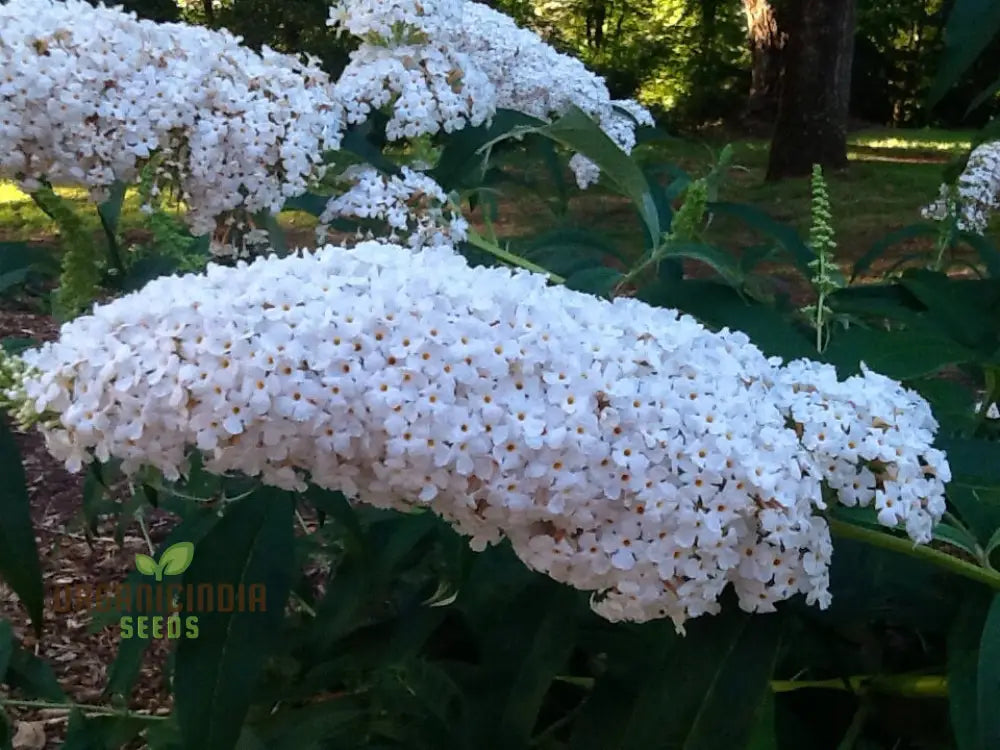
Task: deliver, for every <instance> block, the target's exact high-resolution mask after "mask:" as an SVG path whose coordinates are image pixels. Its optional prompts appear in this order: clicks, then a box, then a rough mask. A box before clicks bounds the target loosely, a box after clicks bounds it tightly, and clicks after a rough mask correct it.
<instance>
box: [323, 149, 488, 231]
mask: <svg viewBox="0 0 1000 750" xmlns="http://www.w3.org/2000/svg"><path fill="white" fill-rule="evenodd" d="M341 179H342V180H343V181H345V182H347V183H348V184H350V188H348V189H347V191H346V192H344V193H342V194H341V195H339V196H338V197H336V198H334V199H332V200H331V201H330V202H329V203H327V205H326V209H325V210H324V211H323V214H322V216H320V222H321V225H320V227H319V231H318V235H317V236H318V237H319V240H320V242H321V243H322V242H323V241H324V239H325V238H326V236H327V226H326V225H328V224H329V223H330V222H331V221H333V220H334V219H337V218H341V217H352V218H357V219H377V220H380V221H384V222H385V223H386V224H388V225H389V227H390V228H391V230H392V235H390V237H389V239H390V240H391V241H396V240H398V239H400V237H404V238H406V239H407V244H408V245H409V246H410V247H411V248H412V249H414V250H417V249H420V248H422V247H426V246H432V247H433V246H442V245H443V246H448V247H451V246H453V245H454V244H455V243H457V242H460V241H462V240H464V239H465V238H466V237H467V236H468V229H469V223H468V222H467V221H466V220H465V218H463V217H462V215H461V212H460V211H459V210H458V207H457V206H455V205H454V204H453V203H452V202H451V201H450V200H449V198H448V196H447V194H445V192H444V190H443V189H442V188H441V186H440V185H438V184H437V183H436V182H434V180H432V179H431V178H430V177H428V176H427V175H425V174H422V173H420V172H415V171H413V170H412V169H410V168H409V167H402V169H401V174H400V175H399V176H387V175H384V174H382V173H381V172H379V171H378V170H377V169H375V168H374V167H369V166H357V167H351V168H350V169H348V170H347V171H346V172H345V173H344V174H343V175H342V176H341Z"/></svg>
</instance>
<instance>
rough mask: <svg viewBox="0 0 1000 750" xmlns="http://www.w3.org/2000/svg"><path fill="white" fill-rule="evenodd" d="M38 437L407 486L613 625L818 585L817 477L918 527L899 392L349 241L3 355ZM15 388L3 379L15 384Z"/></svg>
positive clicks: (913, 466) (935, 500)
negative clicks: (36, 421) (19, 378)
mask: <svg viewBox="0 0 1000 750" xmlns="http://www.w3.org/2000/svg"><path fill="white" fill-rule="evenodd" d="M24 360H25V363H26V365H28V366H29V368H30V369H29V370H28V372H30V373H34V374H31V375H29V376H27V377H26V380H25V382H24V390H23V394H26V396H25V395H22V396H21V398H25V399H26V406H27V407H29V408H30V410H33V411H34V412H37V413H39V414H49V415H55V419H56V422H55V423H53V421H52V420H51V419H50V420H48V421H45V422H44V423H43V427H42V429H43V430H44V432H45V435H46V438H47V444H48V446H49V449H50V450H51V451H52V452H53V454H54V455H55V456H57V457H58V458H59V459H61V460H63V461H65V462H66V464H67V466H68V467H69V468H70V469H72V470H78V469H80V467H81V466H82V464H84V463H85V462H87V461H88V460H90V459H91V457H96V458H97V459H99V460H101V461H105V460H108V459H109V458H112V457H115V458H118V459H121V460H122V462H123V464H122V465H123V468H124V469H125V470H126V471H134V470H137V469H138V468H140V467H141V466H153V467H156V468H158V469H159V470H161V471H163V472H164V474H165V475H166V476H167V477H168V478H177V477H178V476H181V475H182V474H183V473H184V472H185V470H186V465H187V464H186V459H187V458H188V457H189V455H190V451H191V450H192V449H196V450H198V451H201V452H202V453H203V455H204V460H205V466H206V467H207V468H208V470H210V471H213V472H220V473H221V472H243V473H245V474H248V475H252V476H257V477H259V478H260V479H261V480H262V481H263V482H265V483H268V484H271V485H276V486H279V487H283V488H287V489H296V490H301V489H302V488H304V487H305V486H306V483H307V482H308V481H311V482H313V483H315V484H316V485H319V486H321V487H325V488H329V489H332V490H339V491H342V492H344V493H345V494H347V495H348V496H349V497H351V498H355V499H357V500H359V501H362V502H366V503H370V504H373V505H375V506H378V507H384V508H411V507H413V506H420V507H426V508H429V509H431V510H433V511H434V512H436V513H438V514H439V515H440V516H442V517H443V518H445V519H447V520H448V521H449V522H450V523H451V524H452V525H453V526H454V527H455V528H456V529H457V530H458V531H460V532H461V533H463V534H466V535H468V536H469V537H471V539H472V544H473V546H474V547H476V548H480V549H481V548H482V547H484V546H485V545H488V544H491V543H494V542H497V541H498V540H500V539H501V538H507V539H509V540H510V542H511V544H512V546H513V549H514V550H515V552H516V553H517V555H518V556H519V557H520V558H521V559H522V560H523V561H524V562H525V563H526V564H527V565H528V566H530V567H531V568H533V569H535V570H539V571H543V572H545V573H546V574H548V575H549V576H551V577H553V578H554V579H556V580H558V581H562V582H565V583H567V584H570V585H572V586H574V587H577V588H579V589H582V590H587V591H592V592H593V596H592V604H593V606H594V608H595V609H596V611H597V612H598V613H600V614H601V615H602V616H604V617H606V618H608V619H611V620H634V621H643V620H649V619H653V618H660V617H670V618H672V619H673V621H674V622H675V623H676V624H677V626H678V627H681V626H682V625H683V623H684V621H685V620H686V619H687V618H690V617H695V616H698V615H701V614H704V613H712V612H716V611H717V610H718V608H719V604H718V600H719V597H720V595H721V593H722V592H723V590H724V589H725V588H726V587H727V586H730V585H731V586H732V587H733V589H734V590H735V591H736V593H737V594H738V597H739V601H740V603H741V606H742V607H743V608H745V609H747V610H751V611H770V610H772V609H773V608H774V605H775V603H776V602H778V601H780V600H783V599H787V598H789V597H791V596H793V595H795V594H798V593H805V594H806V595H807V597H808V599H809V601H811V602H814V603H818V604H819V605H820V606H825V605H826V604H827V603H828V601H829V593H828V567H829V564H830V558H831V553H832V548H831V543H830V536H829V530H828V526H827V524H826V522H825V520H824V519H823V517H822V516H821V515H820V513H819V511H821V510H822V509H823V508H824V507H825V506H824V503H823V494H822V491H821V490H822V487H823V486H824V484H825V486H827V487H829V488H832V489H833V490H834V491H835V492H836V495H837V496H838V497H839V500H840V502H843V503H846V504H848V505H859V506H871V505H874V506H875V507H876V508H877V509H878V512H879V514H878V517H879V520H880V521H881V522H882V523H884V524H887V525H892V526H895V525H896V524H903V525H905V527H906V530H907V531H908V532H909V534H910V536H911V537H912V538H913V539H914V540H915V541H917V542H926V541H928V540H929V539H930V537H931V528H932V526H933V524H934V523H935V522H936V521H937V519H939V518H940V516H941V514H942V513H943V511H944V496H943V489H944V482H947V481H949V479H950V477H949V468H948V464H947V462H946V460H945V456H944V455H943V454H942V453H940V452H939V451H936V450H934V449H933V448H932V447H931V443H932V440H933V437H934V432H935V430H936V428H937V424H936V422H935V421H934V418H933V416H932V415H931V411H930V408H929V406H928V404H927V402H925V401H924V400H923V399H922V398H920V397H919V396H918V395H916V394H914V393H912V392H910V391H908V390H905V389H904V388H903V387H901V386H900V385H899V384H898V383H896V382H893V381H891V380H888V379H886V378H884V377H881V376H879V375H876V374H874V373H871V372H868V371H865V372H864V374H863V375H861V376H857V377H853V378H850V379H848V380H847V381H845V382H841V381H839V380H838V379H837V376H836V373H835V371H834V370H833V369H832V368H830V367H828V366H825V365H820V364H817V363H814V362H809V361H797V362H793V363H790V364H788V365H782V364H781V362H780V360H776V359H768V358H766V357H765V356H764V355H763V354H761V352H760V351H759V350H758V349H756V348H755V347H754V346H753V345H752V344H751V343H750V341H749V339H748V338H747V337H746V336H745V335H743V334H742V333H735V332H731V331H728V330H724V331H722V332H720V333H713V332H710V331H708V330H707V329H705V328H704V327H703V326H701V325H700V324H698V323H697V322H696V321H695V320H694V319H692V318H690V317H687V316H684V315H679V314H678V313H677V312H675V311H671V310H665V309H659V308H653V307H650V306H648V305H645V304H643V303H641V302H638V301H636V300H632V299H623V298H619V299H617V300H615V301H614V302H613V303H612V302H607V301H604V300H599V299H597V298H594V297H591V296H589V295H585V294H581V293H578V292H573V291H569V290H567V289H565V288H563V287H550V286H548V284H547V281H546V279H545V277H543V276H541V275H537V274H531V273H528V272H525V271H513V272H512V271H510V270H508V269H499V268H472V267H470V266H469V265H468V264H467V262H466V261H465V260H464V259H463V258H462V257H461V256H459V255H457V254H455V253H454V252H453V251H451V250H448V249H447V248H432V249H425V250H421V251H414V252H404V251H402V250H401V248H399V247H397V246H393V245H384V244H380V243H363V244H361V245H359V246H357V247H355V248H354V249H344V248H339V247H331V246H328V247H325V248H323V249H321V250H319V251H317V252H316V253H314V254H302V255H295V256H291V257H286V258H282V259H278V258H276V257H274V256H271V257H268V258H261V259H258V260H256V261H255V262H253V263H252V264H250V265H247V264H245V263H241V264H240V265H239V266H238V267H235V268H225V267H220V266H210V267H209V269H208V271H207V272H206V273H205V274H204V275H198V276H184V277H169V278H162V279H158V280H156V281H154V282H152V283H150V284H149V285H148V286H147V287H146V288H145V289H144V290H142V291H140V292H138V293H135V294H132V295H129V296H127V297H124V298H121V299H119V300H116V301H114V302H111V303H110V304H107V305H103V306H99V307H97V308H96V309H95V311H94V313H93V314H92V315H89V316H86V317H82V318H79V319H77V320H75V321H73V322H71V323H69V324H67V325H66V326H64V327H63V329H62V333H61V337H60V339H59V340H58V341H56V342H53V343H49V344H46V345H44V346H42V347H41V348H40V349H36V350H32V351H30V352H28V353H26V354H25V355H24ZM12 395H13V394H12Z"/></svg>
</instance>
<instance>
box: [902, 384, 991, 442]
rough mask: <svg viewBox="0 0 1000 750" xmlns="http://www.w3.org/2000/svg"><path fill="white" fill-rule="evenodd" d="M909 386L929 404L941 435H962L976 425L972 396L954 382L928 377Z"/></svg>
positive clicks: (965, 387) (968, 390) (967, 389)
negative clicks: (939, 427)
mask: <svg viewBox="0 0 1000 750" xmlns="http://www.w3.org/2000/svg"><path fill="white" fill-rule="evenodd" d="M911 386H912V387H913V389H914V390H915V391H917V393H919V394H920V395H921V396H923V397H924V398H925V399H927V401H928V402H929V403H930V405H931V408H932V410H933V412H934V416H935V417H936V418H937V420H938V422H940V423H941V431H942V434H943V435H947V434H964V433H967V432H969V431H971V430H972V429H973V428H974V426H975V423H976V412H975V408H974V407H975V400H974V394H973V392H972V390H971V389H970V388H968V387H967V386H965V385H963V384H961V383H956V382H955V381H954V380H945V379H943V378H935V377H930V378H926V379H923V380H918V381H917V382H915V383H912V384H911Z"/></svg>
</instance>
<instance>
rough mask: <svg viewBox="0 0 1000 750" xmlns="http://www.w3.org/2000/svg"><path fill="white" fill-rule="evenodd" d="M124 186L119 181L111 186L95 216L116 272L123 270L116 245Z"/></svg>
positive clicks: (123, 199) (119, 249)
mask: <svg viewBox="0 0 1000 750" xmlns="http://www.w3.org/2000/svg"><path fill="white" fill-rule="evenodd" d="M126 187H127V186H126V185H125V183H124V182H122V181H121V180H115V182H114V184H113V185H112V186H111V190H110V195H109V196H108V199H107V200H106V201H104V203H102V204H101V205H99V206H98V207H97V215H98V216H99V217H100V219H101V228H102V229H103V230H104V238H105V240H106V241H107V243H108V244H107V247H108V255H109V256H110V260H111V264H112V265H113V266H114V267H115V268H116V269H117V270H124V263H123V262H122V257H121V248H120V247H119V244H118V221H119V219H121V215H122V205H123V204H124V202H125V190H126Z"/></svg>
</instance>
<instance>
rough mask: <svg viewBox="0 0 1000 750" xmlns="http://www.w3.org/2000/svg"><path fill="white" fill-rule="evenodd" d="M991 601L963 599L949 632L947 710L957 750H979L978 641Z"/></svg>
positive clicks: (988, 599) (986, 597) (973, 598)
mask: <svg viewBox="0 0 1000 750" xmlns="http://www.w3.org/2000/svg"><path fill="white" fill-rule="evenodd" d="M989 602H990V597H989V596H986V595H982V592H979V595H977V596H974V597H973V596H970V597H968V598H966V599H965V600H964V601H963V602H962V603H961V605H960V606H959V608H958V613H957V614H956V615H955V619H954V621H953V622H952V625H951V629H950V630H949V631H948V649H947V653H948V670H947V671H948V709H949V712H950V714H951V728H952V732H953V733H954V735H955V742H956V744H957V745H958V750H982V748H981V745H980V744H979V709H978V704H977V698H976V695H977V691H978V677H977V674H978V671H979V667H978V663H979V641H980V637H981V635H982V632H983V623H984V622H985V620H986V613H987V611H988V609H989Z"/></svg>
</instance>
